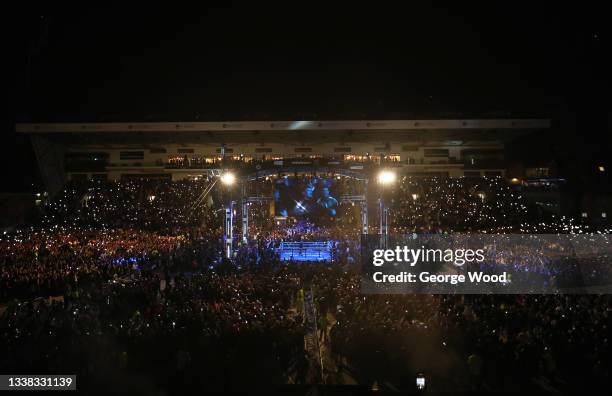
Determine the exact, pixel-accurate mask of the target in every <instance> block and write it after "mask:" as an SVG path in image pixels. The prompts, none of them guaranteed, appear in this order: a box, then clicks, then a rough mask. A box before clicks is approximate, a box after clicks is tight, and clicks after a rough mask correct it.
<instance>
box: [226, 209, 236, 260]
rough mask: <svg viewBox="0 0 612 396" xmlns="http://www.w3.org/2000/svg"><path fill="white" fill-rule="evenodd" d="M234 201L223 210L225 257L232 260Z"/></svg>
mask: <svg viewBox="0 0 612 396" xmlns="http://www.w3.org/2000/svg"><path fill="white" fill-rule="evenodd" d="M233 230H234V201H230V204H229V207H227V208H225V257H227V258H232V253H233V247H234V246H233V240H234V231H233Z"/></svg>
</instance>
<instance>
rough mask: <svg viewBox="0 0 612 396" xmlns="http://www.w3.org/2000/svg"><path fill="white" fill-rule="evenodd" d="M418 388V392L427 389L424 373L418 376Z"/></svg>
mask: <svg viewBox="0 0 612 396" xmlns="http://www.w3.org/2000/svg"><path fill="white" fill-rule="evenodd" d="M416 388H417V389H418V390H423V389H425V375H424V374H423V373H418V374H417V376H416Z"/></svg>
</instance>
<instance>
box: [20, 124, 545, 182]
mask: <svg viewBox="0 0 612 396" xmlns="http://www.w3.org/2000/svg"><path fill="white" fill-rule="evenodd" d="M547 128H550V120H547V119H453V120H371V121H367V120H360V121H236V122H151V123H148V122H133V123H130V122H126V123H20V124H17V125H16V130H17V132H19V133H25V134H28V135H29V136H30V138H31V141H32V145H33V147H34V150H35V153H36V157H37V160H38V163H39V166H40V170H41V174H42V177H43V180H44V182H45V184H46V187H47V189H48V190H49V191H50V192H51V193H53V192H55V191H58V190H59V189H60V188H61V187H62V186H63V185H64V184H65V183H66V182H67V181H68V180H79V179H89V178H94V179H102V180H121V179H129V178H161V179H170V180H181V179H185V178H192V177H198V176H199V175H202V174H205V173H207V172H211V171H214V170H218V169H220V168H222V167H226V166H231V165H228V164H234V165H240V164H245V165H246V164H253V166H257V167H258V168H259V166H260V165H255V164H263V163H269V164H272V166H286V165H300V164H301V165H308V164H314V165H318V164H322V163H323V162H326V163H329V164H331V163H333V164H335V165H341V166H343V167H344V168H353V169H362V168H361V167H363V166H369V165H371V164H374V165H381V164H389V165H392V166H394V167H397V168H398V169H399V170H400V172H401V173H403V174H407V175H413V176H449V177H461V176H504V175H505V174H506V170H507V164H506V163H505V161H504V145H505V143H506V142H508V141H509V140H511V139H514V138H516V137H518V136H520V135H523V134H526V133H531V132H534V131H538V130H542V129H547Z"/></svg>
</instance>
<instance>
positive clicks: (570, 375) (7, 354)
mask: <svg viewBox="0 0 612 396" xmlns="http://www.w3.org/2000/svg"><path fill="white" fill-rule="evenodd" d="M211 182H212V180H208V179H206V178H205V179H203V180H198V181H181V182H169V181H154V182H153V181H148V182H147V181H124V182H120V183H107V182H98V181H96V182H86V183H74V184H70V185H68V186H66V188H65V189H64V191H63V192H62V193H61V194H59V195H58V196H57V197H56V198H54V199H53V200H51V201H49V202H47V203H45V205H44V208H43V209H44V216H43V218H42V220H41V221H40V223H38V224H33V225H32V227H31V228H28V229H23V230H20V231H18V232H13V233H8V234H5V235H2V236H1V237H0V304H2V311H0V316H1V318H0V334H1V337H0V372H46V373H50V372H74V373H77V374H79V375H80V376H81V378H85V379H86V380H85V381H86V382H88V383H89V384H90V385H92V386H101V387H102V388H103V389H106V388H105V387H108V386H109V385H104V383H105V381H108V379H109V378H113V380H114V381H115V382H116V383H117V384H122V385H124V386H127V387H131V388H129V389H135V390H139V391H141V392H144V393H150V392H148V391H155V390H158V389H166V388H167V387H169V386H170V384H171V383H174V382H175V381H177V380H179V381H188V382H190V383H193V384H197V385H199V386H202V387H203V389H218V390H228V389H245V390H246V389H252V388H253V387H257V386H261V387H265V386H269V385H271V384H274V385H278V384H283V383H287V382H298V383H299V382H304V381H305V378H306V374H305V373H306V371H307V367H306V366H307V363H305V357H304V337H305V334H306V332H307V331H308V329H306V328H305V327H304V324H303V321H302V314H303V308H304V293H305V290H308V291H310V290H311V291H312V294H313V296H314V299H315V303H316V307H317V314H318V317H319V318H320V323H319V330H320V331H321V337H322V338H321V342H322V343H325V342H329V347H330V349H329V353H330V356H331V357H332V358H333V360H334V365H335V369H337V371H338V372H339V371H341V370H347V371H350V373H351V375H352V376H353V377H354V378H355V380H356V381H357V382H358V383H362V384H367V385H371V384H372V383H374V382H377V383H382V382H384V381H386V382H388V383H393V384H395V386H396V387H400V388H403V387H410V386H412V385H413V383H412V381H413V378H414V377H413V376H411V375H410V374H411V373H415V372H417V371H423V372H425V373H426V374H427V375H428V377H429V378H430V382H433V383H437V384H438V386H439V387H440V388H439V389H442V390H449V389H492V390H509V389H510V390H512V389H514V390H516V389H519V388H525V387H538V389H547V388H548V389H580V386H583V385H584V384H585V383H586V384H590V385H589V386H595V385H597V384H603V383H609V380H610V366H611V362H610V356H612V354H611V353H610V352H612V351H610V343H609V339H608V337H609V334H608V333H609V329H610V326H611V325H612V323H611V320H612V309H611V308H610V306H611V305H610V298H609V296H608V295H584V296H578V295H546V296H544V295H529V296H522V295H515V296H510V295H497V296H488V295H467V296H451V295H401V296H390V295H364V294H362V293H361V289H360V279H361V278H360V273H359V267H358V265H353V263H355V262H357V261H358V260H357V257H358V252H359V234H360V232H361V229H360V223H359V221H356V220H355V219H358V218H359V215H358V211H356V210H354V209H352V205H350V203H349V204H348V205H346V207H345V209H346V212H345V215H343V216H339V217H341V218H344V219H345V220H343V221H338V222H334V223H332V224H327V225H326V226H325V227H321V226H320V225H317V224H312V223H308V222H297V223H291V222H290V223H283V224H280V223H278V224H277V223H275V222H274V221H272V220H271V216H270V207H269V203H267V202H265V201H263V202H254V203H252V205H251V207H250V218H249V224H250V226H251V229H250V235H251V238H250V240H249V241H248V242H246V243H242V242H240V241H238V243H237V249H236V254H235V257H233V258H232V259H231V260H228V259H225V258H224V257H223V229H222V225H223V217H222V216H223V211H222V210H220V209H222V207H223V202H225V201H226V200H228V199H232V198H231V194H232V192H231V191H228V189H225V188H214V189H213V190H212V191H211V192H210V193H209V194H208V195H206V196H204V195H203V192H204V191H205V190H206V187H207V186H208V185H209V184H210V183H211ZM349 184H350V185H349V186H348V187H347V188H348V189H351V188H353V187H354V185H353V184H351V183H349ZM351 186H352V187H351ZM217 187H219V186H217ZM271 188H272V182H271V181H270V180H268V181H265V180H263V179H262V180H261V183H260V185H257V184H256V186H255V187H254V189H253V190H252V191H251V194H252V195H253V196H264V195H266V194H271ZM349 192H350V193H351V194H354V193H355V191H353V190H350V191H349ZM385 194H386V195H385V196H384V199H385V200H386V201H387V202H388V206H389V207H390V210H391V214H390V215H389V219H390V220H392V224H391V231H392V233H398V234H401V233H408V232H425V233H456V232H468V233H504V234H510V233H564V234H583V233H588V232H590V231H589V229H588V228H587V227H585V226H583V225H580V224H578V223H576V222H574V221H572V220H571V219H568V218H565V217H558V216H557V217H555V216H554V215H552V214H546V213H540V212H538V211H536V210H533V209H531V208H530V206H529V205H528V204H527V203H526V202H523V199H522V198H521V196H520V195H519V194H518V193H516V192H514V191H513V190H512V189H511V188H510V187H508V186H507V185H506V184H505V183H504V182H503V180H502V179H500V178H488V179H487V178H482V179H475V180H470V179H410V178H405V179H402V180H401V181H400V183H399V185H398V186H397V187H396V188H395V189H394V190H390V191H387V192H386V193H385ZM233 199H235V197H234V198H233ZM351 213H352V218H353V220H346V219H350V218H351V216H350V214H351ZM604 233H609V230H604ZM325 240H334V241H335V242H336V243H335V245H334V249H335V252H334V259H335V261H334V262H333V263H331V264H330V263H304V262H302V263H292V262H281V261H280V260H279V257H278V255H277V254H276V252H275V250H274V248H275V247H276V246H277V244H278V242H279V241H325ZM523 253H525V254H524V255H522V257H523V256H528V252H523ZM608 260H609V259H608ZM509 261H512V263H511V264H516V262H515V261H516V260H514V259H513V258H510V259H509ZM527 262H528V261H527ZM605 264H607V261H606V260H604V261H600V262H598V263H597V265H600V266H601V265H605ZM524 266H525V267H528V268H536V267H535V266H532V265H531V264H529V262H528V265H524ZM547 268H550V267H549V266H548V267H547ZM32 340H36V343H34V342H32ZM328 370H329V368H328ZM328 374H329V373H328ZM324 378H327V381H330V382H333V378H332V374H329V375H328V376H325V377H324Z"/></svg>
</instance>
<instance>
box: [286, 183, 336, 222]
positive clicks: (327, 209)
mask: <svg viewBox="0 0 612 396" xmlns="http://www.w3.org/2000/svg"><path fill="white" fill-rule="evenodd" d="M338 197H339V185H338V183H336V179H334V178H322V177H305V178H300V177H297V178H296V177H283V178H280V179H279V180H277V182H276V184H275V185H274V212H275V215H276V216H283V217H295V218H304V219H308V220H312V221H316V220H317V219H322V218H330V217H332V218H333V217H336V216H337V215H338V204H339V201H338Z"/></svg>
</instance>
